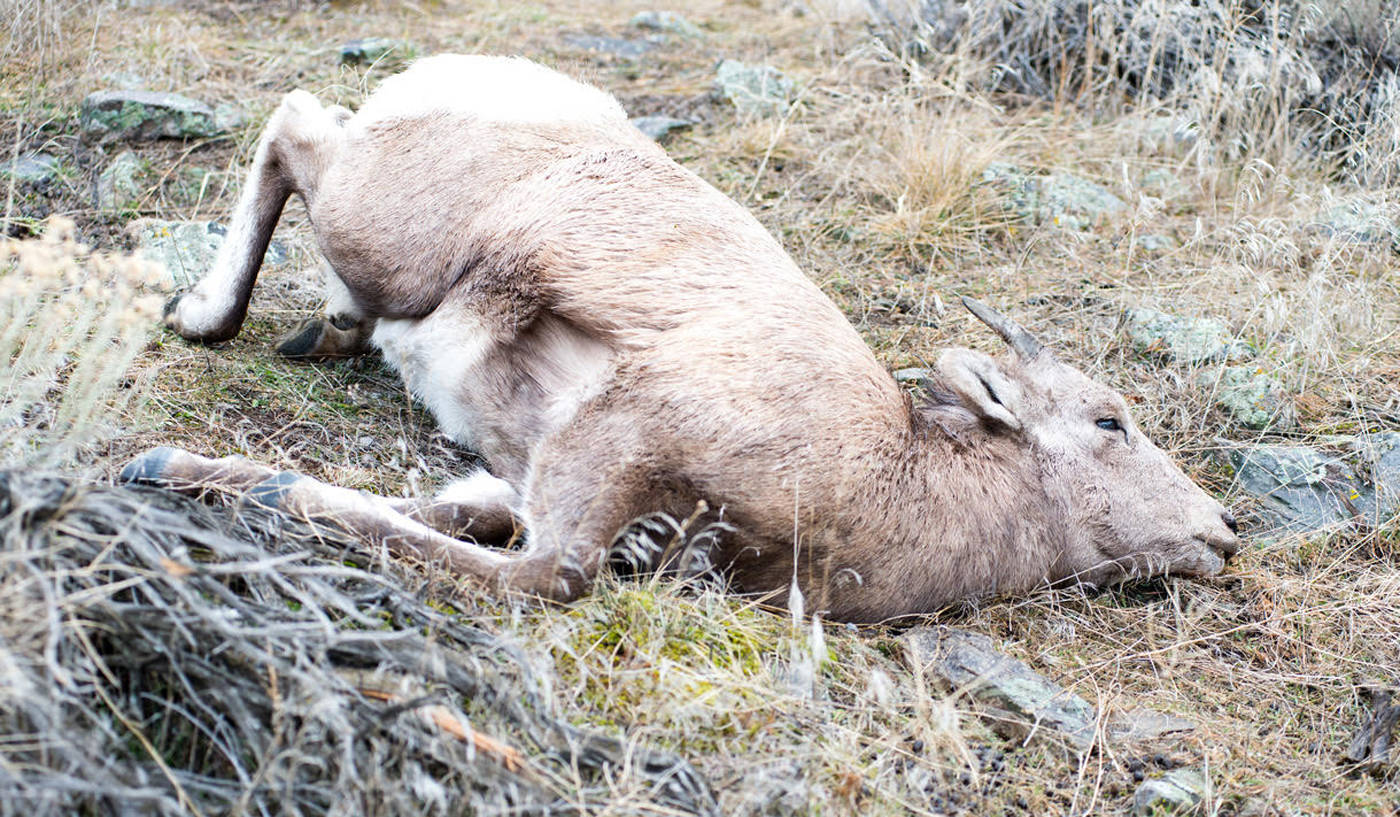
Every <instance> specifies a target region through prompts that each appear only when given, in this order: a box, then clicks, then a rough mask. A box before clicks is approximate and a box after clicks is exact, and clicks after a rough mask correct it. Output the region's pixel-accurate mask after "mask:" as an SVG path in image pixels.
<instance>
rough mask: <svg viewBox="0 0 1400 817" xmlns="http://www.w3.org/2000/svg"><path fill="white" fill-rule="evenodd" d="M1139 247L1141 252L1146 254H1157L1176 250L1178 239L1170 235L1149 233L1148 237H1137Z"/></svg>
mask: <svg viewBox="0 0 1400 817" xmlns="http://www.w3.org/2000/svg"><path fill="white" fill-rule="evenodd" d="M1137 246H1138V249H1139V250H1142V251H1143V252H1145V253H1154V254H1155V253H1160V252H1166V251H1167V250H1174V249H1176V239H1175V238H1172V237H1171V236H1169V235H1157V234H1155V233H1148V234H1147V235H1140V236H1138V237H1137Z"/></svg>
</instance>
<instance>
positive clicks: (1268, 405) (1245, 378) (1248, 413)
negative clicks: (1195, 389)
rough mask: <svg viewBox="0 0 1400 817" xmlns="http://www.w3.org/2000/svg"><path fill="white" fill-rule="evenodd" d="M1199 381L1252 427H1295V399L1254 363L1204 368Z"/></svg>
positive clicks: (1231, 413)
mask: <svg viewBox="0 0 1400 817" xmlns="http://www.w3.org/2000/svg"><path fill="white" fill-rule="evenodd" d="M1197 382H1198V384H1199V385H1200V386H1201V387H1202V388H1205V389H1207V390H1209V391H1211V392H1213V394H1214V397H1215V403H1216V405H1218V406H1220V407H1221V408H1223V409H1225V411H1226V412H1227V413H1228V414H1229V415H1230V416H1231V417H1233V418H1234V419H1235V420H1236V421H1237V422H1239V423H1240V424H1241V425H1243V426H1246V427H1248V428H1256V429H1263V428H1274V429H1285V428H1292V427H1293V423H1294V412H1293V401H1292V400H1290V399H1289V397H1288V394H1287V392H1285V391H1284V389H1283V385H1282V384H1281V383H1279V382H1278V381H1277V380H1275V379H1274V378H1272V377H1269V376H1268V375H1266V374H1264V372H1263V371H1261V370H1259V369H1257V368H1255V367H1253V366H1226V367H1225V368H1223V369H1221V370H1220V371H1219V372H1209V371H1203V372H1201V374H1200V376H1199V378H1198V381H1197Z"/></svg>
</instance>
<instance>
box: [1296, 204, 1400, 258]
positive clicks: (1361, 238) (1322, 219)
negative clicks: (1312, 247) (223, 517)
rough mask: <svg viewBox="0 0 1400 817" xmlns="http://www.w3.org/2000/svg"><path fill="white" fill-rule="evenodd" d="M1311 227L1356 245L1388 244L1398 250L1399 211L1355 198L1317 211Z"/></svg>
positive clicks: (1399, 236)
mask: <svg viewBox="0 0 1400 817" xmlns="http://www.w3.org/2000/svg"><path fill="white" fill-rule="evenodd" d="M1311 226H1312V227H1313V229H1315V230H1318V231H1320V232H1322V233H1325V234H1326V235H1330V236H1333V237H1335V238H1337V239H1339V240H1342V241H1347V242H1351V243H1355V244H1390V245H1392V246H1394V247H1396V248H1397V249H1400V214H1397V212H1396V210H1395V208H1387V207H1383V206H1382V205H1380V204H1377V203H1376V202H1373V201H1367V200H1366V199H1364V198H1360V197H1354V198H1350V199H1345V200H1342V201H1340V202H1338V203H1336V204H1334V205H1332V206H1331V207H1329V208H1327V209H1326V210H1324V211H1323V212H1322V213H1321V214H1319V216H1318V218H1317V221H1315V222H1313V224H1312V225H1311Z"/></svg>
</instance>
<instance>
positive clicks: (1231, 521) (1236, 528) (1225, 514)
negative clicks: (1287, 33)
mask: <svg viewBox="0 0 1400 817" xmlns="http://www.w3.org/2000/svg"><path fill="white" fill-rule="evenodd" d="M1220 521H1221V522H1224V523H1225V527H1227V528H1229V529H1230V532H1231V533H1239V532H1240V523H1239V522H1236V521H1235V515H1234V514H1232V513H1230V512H1229V511H1222V512H1221V514H1220Z"/></svg>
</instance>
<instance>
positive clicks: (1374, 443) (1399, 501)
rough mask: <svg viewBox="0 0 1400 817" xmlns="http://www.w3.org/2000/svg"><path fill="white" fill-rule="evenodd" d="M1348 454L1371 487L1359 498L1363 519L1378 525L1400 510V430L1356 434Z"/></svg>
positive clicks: (1348, 446) (1350, 443)
mask: <svg viewBox="0 0 1400 817" xmlns="http://www.w3.org/2000/svg"><path fill="white" fill-rule="evenodd" d="M1347 454H1348V457H1349V458H1350V459H1351V460H1352V462H1353V463H1355V465H1354V468H1355V470H1356V473H1357V476H1359V477H1360V478H1361V479H1362V480H1363V481H1364V482H1366V483H1367V484H1368V485H1369V486H1370V488H1371V490H1370V491H1369V492H1366V493H1363V494H1362V495H1361V497H1360V499H1358V500H1356V504H1357V510H1359V511H1360V512H1361V517H1362V520H1363V521H1365V522H1368V523H1369V524H1371V525H1372V526H1378V525H1380V524H1381V523H1382V522H1387V521H1389V520H1390V519H1392V518H1394V517H1395V516H1396V515H1397V514H1400V432H1396V431H1383V432H1381V433H1379V434H1371V435H1369V436H1366V437H1358V438H1353V439H1352V440H1351V441H1350V442H1349V443H1348V444H1347Z"/></svg>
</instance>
